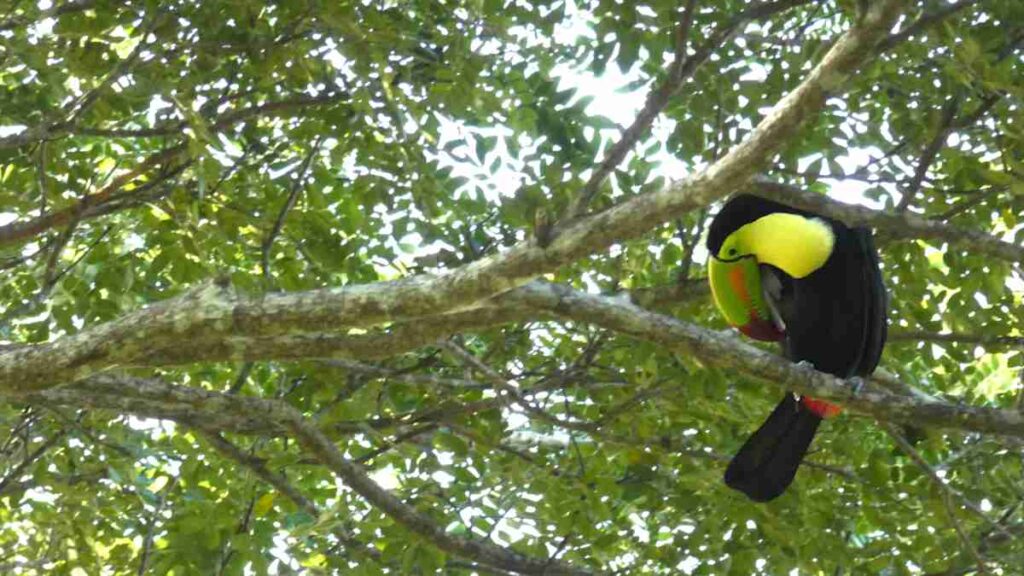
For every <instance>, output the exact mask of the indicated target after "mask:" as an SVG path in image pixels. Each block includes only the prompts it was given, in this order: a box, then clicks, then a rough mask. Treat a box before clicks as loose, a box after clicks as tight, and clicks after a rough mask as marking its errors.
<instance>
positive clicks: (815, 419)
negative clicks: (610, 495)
mask: <svg viewBox="0 0 1024 576" xmlns="http://www.w3.org/2000/svg"><path fill="white" fill-rule="evenodd" d="M707 249H708V254H709V258H708V277H709V280H710V283H711V293H712V296H713V298H714V301H715V305H716V306H717V308H718V309H719V311H720V312H721V313H722V315H723V316H725V320H726V322H727V323H728V324H730V325H732V326H734V327H735V328H737V329H739V331H740V332H742V333H743V334H745V335H746V336H748V337H750V338H754V339H757V340H767V341H780V342H782V350H783V353H784V355H785V356H786V357H787V358H789V359H790V360H792V361H794V362H807V363H810V364H812V365H813V366H814V368H816V369H817V370H820V371H822V372H827V373H829V374H832V375H834V376H837V377H839V378H844V379H845V378H854V377H865V376H868V375H870V374H871V372H872V371H874V369H875V366H877V365H878V360H879V357H880V356H881V354H882V348H883V346H884V345H885V338H886V330H887V328H886V306H887V296H886V291H885V286H884V284H883V283H882V275H881V271H880V270H879V264H878V252H877V250H876V249H875V245H874V240H873V239H872V235H871V230H870V229H868V228H863V227H850V226H847V225H845V224H843V223H842V222H840V221H838V220H834V219H831V218H828V217H825V216H822V215H818V214H813V213H810V212H807V211H805V210H800V209H796V208H792V207H790V206H786V205H784V204H780V203H778V202H773V201H771V200H767V199H764V198H760V197H757V196H752V195H748V194H740V195H736V196H733V197H732V198H730V199H729V200H728V201H727V202H726V204H725V205H724V206H723V207H722V209H721V210H720V211H719V212H718V213H717V214H716V215H715V217H714V219H713V220H712V222H711V226H710V227H709V229H708V237H707ZM838 412H839V407H838V406H836V405H834V404H830V403H828V402H825V401H822V400H816V399H813V398H810V397H806V396H804V397H799V398H798V397H796V396H794V395H793V394H792V393H787V394H786V396H785V397H784V398H783V399H782V401H781V402H779V404H778V405H777V406H776V407H775V409H774V410H773V411H772V413H771V415H769V416H768V419H767V420H766V421H765V422H764V424H762V425H761V427H760V428H758V429H757V431H756V432H754V433H753V435H751V436H750V438H749V439H747V441H746V442H745V443H744V444H743V446H742V447H741V448H740V450H739V452H737V453H736V455H735V456H734V457H733V458H732V460H731V461H730V462H729V465H728V466H727V468H726V471H725V483H726V485H728V486H729V487H730V488H734V489H736V490H739V491H740V492H743V493H744V494H746V495H747V496H748V497H749V498H750V499H751V500H754V501H756V502H767V501H769V500H772V499H774V498H776V497H778V496H779V495H780V494H782V493H783V492H784V491H785V490H786V488H787V487H788V486H789V484H790V483H791V482H792V481H793V477H794V476H795V475H796V471H797V468H798V467H799V466H800V462H801V461H802V460H803V458H804V455H805V454H806V453H807V449H808V448H809V447H810V444H811V440H813V438H814V434H815V433H816V432H817V430H818V425H819V424H820V423H821V421H822V419H823V418H829V417H831V416H834V415H835V414H837V413H838Z"/></svg>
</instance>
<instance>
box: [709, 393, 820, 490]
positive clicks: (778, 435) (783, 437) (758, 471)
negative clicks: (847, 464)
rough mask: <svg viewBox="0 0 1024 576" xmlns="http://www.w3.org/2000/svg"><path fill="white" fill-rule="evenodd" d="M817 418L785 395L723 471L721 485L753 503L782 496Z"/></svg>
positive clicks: (811, 436)
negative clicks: (737, 491) (742, 494)
mask: <svg viewBox="0 0 1024 576" xmlns="http://www.w3.org/2000/svg"><path fill="white" fill-rule="evenodd" d="M820 423H821V416H819V415H818V414H816V413H815V412H814V411H813V410H812V409H810V408H808V407H807V406H805V405H804V404H803V403H802V402H800V401H798V400H797V399H796V398H794V397H793V395H792V394H789V393H787V394H786V397H785V398H783V399H782V401H781V402H779V404H778V406H776V407H775V410H773V411H772V413H771V415H770V416H768V419H767V420H765V422H764V424H762V425H761V427H760V428H758V429H757V432H754V433H753V434H752V435H751V436H750V438H748V439H747V441H746V442H745V443H744V444H743V447H742V448H740V451H739V452H737V453H736V455H735V456H733V458H732V461H731V462H729V466H728V468H726V469H725V483H726V484H727V485H728V486H729V487H730V488H734V489H736V490H739V491H740V492H743V493H744V494H746V495H747V496H748V497H750V499H751V500H754V501H755V502H767V501H768V500H771V499H773V498H775V497H777V496H779V495H780V494H782V493H783V492H784V491H785V490H786V488H787V487H788V486H789V484H790V483H791V482H792V481H793V476H794V475H796V470H797V468H799V467H800V461H801V460H803V459H804V454H806V453H807V448H808V447H810V445H811V440H813V439H814V433H815V432H817V431H818V424H820Z"/></svg>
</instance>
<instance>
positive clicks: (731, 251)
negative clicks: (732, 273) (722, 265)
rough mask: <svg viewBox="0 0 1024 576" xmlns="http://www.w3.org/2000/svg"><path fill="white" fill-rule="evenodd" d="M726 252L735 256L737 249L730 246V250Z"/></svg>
mask: <svg viewBox="0 0 1024 576" xmlns="http://www.w3.org/2000/svg"><path fill="white" fill-rule="evenodd" d="M726 254H727V255H729V256H735V255H736V249H735V248H729V251H728V252H727V253H726Z"/></svg>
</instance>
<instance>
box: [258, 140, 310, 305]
mask: <svg viewBox="0 0 1024 576" xmlns="http://www.w3.org/2000/svg"><path fill="white" fill-rule="evenodd" d="M322 142H323V136H318V137H317V138H316V140H315V141H314V142H313V146H312V147H310V149H309V153H308V154H307V155H306V158H305V160H303V162H302V165H301V166H300V167H299V171H298V174H296V176H295V180H294V181H293V182H292V190H291V192H290V193H289V194H288V198H287V199H286V200H285V202H284V204H283V205H282V206H281V210H280V212H278V214H277V219H276V220H274V227H273V228H271V229H270V232H269V233H268V234H267V237H266V238H264V239H263V245H262V246H261V249H260V253H261V255H262V258H261V262H262V265H263V279H264V280H265V281H266V282H267V284H268V285H269V284H270V251H271V250H272V249H273V248H274V242H275V241H276V240H277V237H278V236H280V235H281V230H283V229H284V220H285V218H287V217H288V213H289V212H291V210H292V208H294V207H295V202H296V201H297V200H298V198H299V193H300V192H302V190H303V187H304V184H305V180H306V173H307V172H308V171H309V167H310V166H311V165H312V164H313V158H314V157H315V156H316V154H317V152H319V151H320V144H321V143H322Z"/></svg>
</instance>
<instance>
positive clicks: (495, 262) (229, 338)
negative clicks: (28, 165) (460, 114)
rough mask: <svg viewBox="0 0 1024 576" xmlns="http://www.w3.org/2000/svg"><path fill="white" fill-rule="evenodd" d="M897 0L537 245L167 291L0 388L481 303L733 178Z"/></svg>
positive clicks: (782, 134)
mask: <svg viewBox="0 0 1024 576" xmlns="http://www.w3.org/2000/svg"><path fill="white" fill-rule="evenodd" d="M901 6H902V1H900V0H886V1H884V2H878V3H875V4H873V5H872V8H871V9H870V10H869V12H868V14H867V15H866V16H865V18H864V19H863V20H862V21H861V22H860V23H859V24H858V25H857V26H856V27H854V28H852V29H851V30H850V31H848V32H847V33H846V34H844V35H843V36H842V37H841V38H840V39H839V40H838V41H837V42H836V44H835V45H834V46H833V47H832V49H831V50H829V52H828V53H827V54H826V55H825V57H824V58H823V60H822V61H821V63H819V64H818V66H816V67H815V68H814V70H813V71H812V72H811V73H810V74H809V75H808V77H807V78H806V79H805V80H804V82H803V83H802V84H801V85H800V86H799V87H797V88H796V89H795V90H794V91H793V92H792V93H790V94H789V95H788V96H786V97H785V98H783V99H782V101H780V102H779V103H778V105H776V106H775V108H773V109H772V110H771V111H770V112H769V114H768V116H767V117H766V118H765V119H764V120H763V121H762V122H761V123H760V124H759V125H758V126H757V128H756V129H755V130H754V131H753V132H752V133H751V134H750V136H749V137H748V138H747V140H745V141H744V142H743V143H741V144H739V145H738V146H736V147H735V148H733V149H732V150H730V151H729V152H728V153H727V154H726V155H725V156H724V157H723V158H721V159H720V160H719V161H717V162H715V163H714V164H713V165H712V166H710V167H709V168H708V169H706V170H704V171H702V172H699V173H697V174H695V175H694V176H693V177H691V178H688V179H686V180H684V181H682V182H680V183H678V184H676V185H673V186H670V187H668V188H666V189H663V190H660V191H657V192H653V193H650V194H644V195H641V196H637V197H635V198H632V199H630V200H627V201H625V202H623V203H621V204H619V205H617V206H615V207H613V208H611V209H609V210H606V211H604V212H602V213H599V214H595V215H593V216H590V217H587V218H583V219H580V220H577V221H575V222H572V223H570V224H569V225H568V226H566V227H565V228H562V229H560V230H558V231H557V232H556V234H555V236H554V238H553V239H552V240H551V242H550V244H547V245H546V246H540V245H538V244H537V243H536V242H535V241H534V240H531V241H526V242H524V243H521V244H518V245H516V246H514V247H513V248H511V249H509V250H508V251H506V252H503V253H500V254H496V255H493V256H489V257H485V258H482V259H480V260H477V261H475V262H472V263H470V264H467V265H465V266H462V267H460V268H457V269H455V270H452V271H450V272H448V273H445V274H436V275H435V274H424V275H419V276H414V277H410V278H406V279H403V280H398V281H391V282H377V283H371V284H362V285H357V286H351V287H344V288H332V289H323V290H315V291H311V292H304V293H298V294H270V295H266V296H264V297H262V298H261V299H259V300H258V301H257V300H254V299H241V298H238V297H237V296H233V295H230V294H227V293H226V291H224V290H217V289H212V290H210V289H199V290H196V291H194V292H193V293H191V294H190V295H189V296H188V297H186V298H185V299H184V300H177V301H175V300H172V301H170V303H168V302H164V303H161V304H158V305H155V306H153V307H152V308H150V309H146V310H141V311H138V312H135V313H132V314H129V315H127V316H125V317H124V318H122V319H121V320H118V321H115V322H112V323H109V324H104V325H101V326H98V327H96V328H94V329H92V330H87V331H85V332H83V333H80V334H78V335H75V336H71V337H68V338H63V339H61V340H59V341H57V342H53V343H47V344H42V345H38V346H32V347H30V348H23V349H19V350H16V351H12V352H7V353H5V354H0V381H2V382H3V383H5V384H6V386H3V385H0V390H3V389H4V388H6V389H7V390H8V391H10V390H12V389H13V388H14V385H13V384H12V382H17V383H18V385H17V387H18V388H20V389H22V390H28V389H32V388H39V387H47V386H53V385H55V384H58V383H60V382H66V381H69V380H74V379H77V378H82V377H85V376H88V375H89V374H92V373H95V372H96V371H98V370H103V369H107V368H110V367H113V366H116V365H118V364H121V363H122V362H125V361H128V362H130V359H131V358H134V357H139V356H141V355H142V354H143V353H144V352H148V351H149V350H151V349H153V348H154V346H153V343H154V342H153V341H152V340H150V339H151V338H153V337H155V336H158V335H162V336H163V337H164V340H165V341H166V342H167V344H168V345H169V344H170V342H169V340H168V337H169V336H171V335H173V336H174V341H175V342H182V341H192V342H196V341H197V340H198V341H200V342H220V343H225V342H227V343H232V342H233V339H236V338H237V337H239V336H245V337H261V336H280V335H287V334H289V333H293V334H294V333H310V332H328V331H337V330H338V329H339V328H341V327H350V328H363V327H368V326H372V325H375V324H380V323H384V322H393V321H399V320H403V319H409V318H414V317H417V316H425V315H429V314H438V313H440V312H455V311H461V310H470V309H473V308H475V307H479V306H480V305H479V304H478V302H479V301H480V300H482V299H484V298H488V297H490V296H493V295H495V294H499V293H501V292H506V291H508V290H512V289H514V288H516V287H518V286H521V285H523V284H525V283H526V282H528V281H529V280H530V279H532V278H533V277H535V276H536V275H538V274H541V273H544V272H547V271H550V270H553V269H555V268H557V267H559V266H561V265H563V264H566V263H569V262H572V261H575V260H577V259H579V258H581V257H583V256H585V255H588V254H591V253H594V252H596V251H598V250H601V249H604V248H606V247H608V246H610V245H612V244H614V243H616V242H622V241H623V240H625V239H628V238H632V237H635V236H637V235H639V234H641V233H642V232H644V231H646V230H648V229H650V228H651V227H653V226H656V225H658V224H660V223H663V222H667V221H671V219H672V218H674V217H676V216H678V215H679V214H682V213H685V212H687V211H689V210H692V209H693V208H697V207H700V206H703V205H706V204H707V203H709V202H711V201H713V200H715V199H717V198H719V197H721V196H724V195H725V194H728V193H729V192H731V191H734V190H736V189H738V188H739V187H740V186H741V185H743V184H745V183H746V181H747V180H748V179H749V178H751V177H752V175H753V174H754V173H755V171H756V170H758V169H759V168H760V167H762V166H764V165H765V164H766V162H767V160H768V158H769V157H770V156H771V155H772V154H774V153H775V152H776V151H777V150H778V149H780V148H781V147H782V145H783V144H784V143H785V142H786V140H787V139H788V138H789V137H790V136H792V135H793V134H795V133H796V131H797V130H798V129H799V128H800V127H801V125H802V124H803V122H804V121H806V120H807V119H808V118H809V117H810V116H811V115H812V114H813V113H815V112H817V110H819V109H820V108H821V106H822V105H823V103H824V100H825V98H826V97H827V96H828V95H830V94H831V93H833V92H835V91H836V90H838V89H839V88H840V87H841V85H842V84H843V83H844V82H845V81H846V79H847V78H848V77H849V76H850V75H851V74H852V73H853V71H854V69H855V68H856V66H857V65H859V64H860V63H861V62H862V61H863V60H864V59H865V58H866V57H867V56H868V55H869V54H870V52H871V50H872V48H873V47H874V45H875V43H876V42H877V41H878V39H879V38H880V36H881V34H882V33H883V31H884V30H885V29H887V28H888V26H889V25H890V24H891V23H892V22H893V21H894V20H895V18H896V16H897V15H898V13H899V10H898V8H900V7H901ZM114 343H116V347H115V346H114V345H113V344H114ZM122 347H125V348H122ZM155 347H156V348H160V346H159V345H158V346H155ZM241 355H242V354H241V350H238V353H237V354H236V355H235V356H236V357H235V358H234V359H236V360H237V359H242V358H238V356H241ZM182 360H185V359H184V358H183V359H182Z"/></svg>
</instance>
